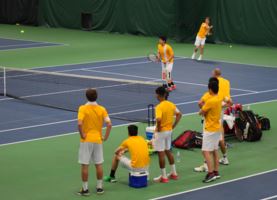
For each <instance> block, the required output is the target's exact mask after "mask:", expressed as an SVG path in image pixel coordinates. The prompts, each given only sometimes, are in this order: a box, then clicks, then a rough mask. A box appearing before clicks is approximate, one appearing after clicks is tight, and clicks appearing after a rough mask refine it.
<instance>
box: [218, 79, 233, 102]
mask: <svg viewBox="0 0 277 200" xmlns="http://www.w3.org/2000/svg"><path fill="white" fill-rule="evenodd" d="M217 79H218V87H219V90H218V96H220V98H222V100H224V99H227V100H230V99H231V95H230V82H229V81H228V80H227V79H224V78H223V77H218V78H217Z"/></svg>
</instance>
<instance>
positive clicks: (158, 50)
mask: <svg viewBox="0 0 277 200" xmlns="http://www.w3.org/2000/svg"><path fill="white" fill-rule="evenodd" d="M160 46H161V45H160V44H158V46H157V52H158V54H160Z"/></svg>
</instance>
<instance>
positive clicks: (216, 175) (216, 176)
mask: <svg viewBox="0 0 277 200" xmlns="http://www.w3.org/2000/svg"><path fill="white" fill-rule="evenodd" d="M214 176H215V178H216V179H220V177H221V176H220V174H219V173H218V172H217V171H214Z"/></svg>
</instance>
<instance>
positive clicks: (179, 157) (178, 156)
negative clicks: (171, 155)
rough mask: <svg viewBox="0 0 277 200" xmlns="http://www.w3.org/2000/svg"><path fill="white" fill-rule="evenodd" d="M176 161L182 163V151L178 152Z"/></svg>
mask: <svg viewBox="0 0 277 200" xmlns="http://www.w3.org/2000/svg"><path fill="white" fill-rule="evenodd" d="M176 160H177V163H179V162H181V154H180V151H177V154H176Z"/></svg>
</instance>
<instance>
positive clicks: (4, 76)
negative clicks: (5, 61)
mask: <svg viewBox="0 0 277 200" xmlns="http://www.w3.org/2000/svg"><path fill="white" fill-rule="evenodd" d="M3 86H4V88H3V89H4V91H3V95H4V96H7V82H6V68H5V67H3Z"/></svg>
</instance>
